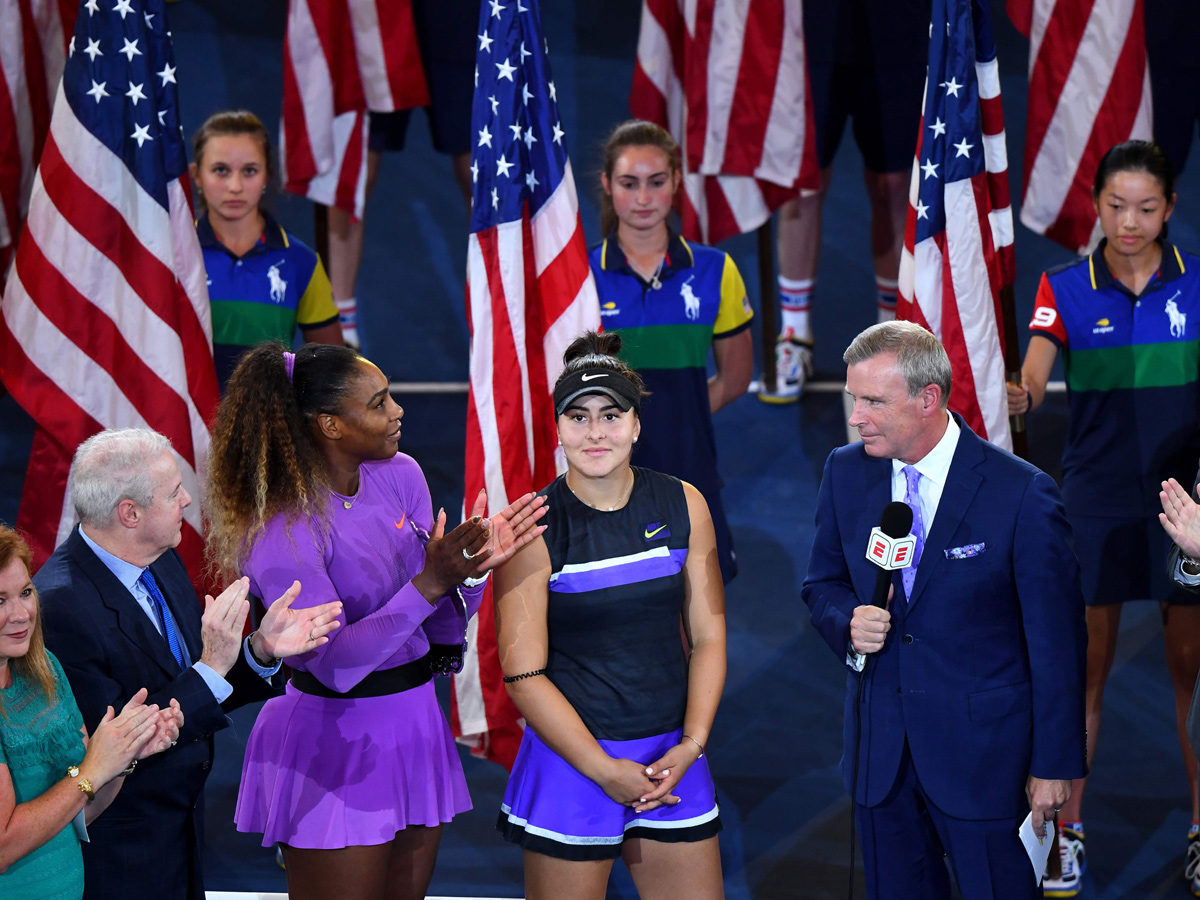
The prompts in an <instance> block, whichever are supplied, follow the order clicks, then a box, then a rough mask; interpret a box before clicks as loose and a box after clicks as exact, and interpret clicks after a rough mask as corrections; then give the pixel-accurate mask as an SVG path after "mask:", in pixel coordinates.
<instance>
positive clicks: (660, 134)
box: [568, 119, 679, 352]
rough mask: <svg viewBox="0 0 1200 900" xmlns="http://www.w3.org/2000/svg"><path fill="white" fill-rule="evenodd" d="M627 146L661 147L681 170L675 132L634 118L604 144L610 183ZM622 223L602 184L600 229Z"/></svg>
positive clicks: (604, 230)
mask: <svg viewBox="0 0 1200 900" xmlns="http://www.w3.org/2000/svg"><path fill="white" fill-rule="evenodd" d="M626 147H657V148H658V149H659V150H661V151H662V152H663V153H665V154H666V155H667V168H668V169H669V170H670V172H671V178H672V180H674V179H675V177H676V176H677V175H678V174H679V145H678V144H677V143H675V138H673V137H671V132H669V131H667V130H666V129H665V128H663V127H662V126H661V125H655V124H654V123H653V122H643V121H642V120H641V119H630V120H629V121H628V122H622V123H621V124H620V125H618V126H617V127H616V128H614V129H613V131H612V134H610V135H609V136H608V140H607V141H606V142H605V144H604V164H603V171H604V177H605V178H607V179H608V183H609V187H611V186H612V177H613V169H614V168H615V166H616V165H617V160H618V159H619V158H620V156H621V151H623V150H624V149H625V148H626ZM618 224H619V222H618V219H617V211H616V210H615V209H614V208H613V202H612V196H611V195H610V194H609V192H608V191H606V190H604V187H603V185H601V188H600V231H601V233H602V234H603V235H604V236H605V237H609V236H611V235H612V234H614V233H615V232H616V230H617V225H618ZM568 352H569V351H568Z"/></svg>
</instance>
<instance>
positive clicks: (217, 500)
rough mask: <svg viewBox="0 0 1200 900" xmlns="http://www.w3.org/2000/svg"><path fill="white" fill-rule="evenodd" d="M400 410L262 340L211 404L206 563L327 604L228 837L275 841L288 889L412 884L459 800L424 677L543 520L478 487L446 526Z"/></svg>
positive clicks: (305, 601) (379, 893)
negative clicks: (336, 605)
mask: <svg viewBox="0 0 1200 900" xmlns="http://www.w3.org/2000/svg"><path fill="white" fill-rule="evenodd" d="M403 413H404V411H403V410H402V409H401V408H400V407H399V406H398V405H396V403H395V401H393V400H392V398H391V395H390V394H389V393H388V380H387V378H385V377H384V375H383V373H382V372H380V371H379V369H378V368H376V367H375V366H374V365H373V364H372V363H370V362H368V361H367V360H365V359H363V358H362V357H361V356H359V355H358V354H356V353H355V352H353V351H352V350H349V349H347V348H345V347H335V346H328V345H318V344H309V345H306V346H305V347H302V348H301V349H300V350H299V351H298V352H297V353H296V354H294V355H293V354H292V353H289V352H286V351H285V350H284V349H283V348H282V347H281V346H279V345H274V344H264V345H260V346H258V347H256V348H255V349H253V350H252V351H250V352H249V353H248V354H247V355H246V356H245V357H244V358H243V360H242V361H241V363H239V365H238V367H237V369H236V370H235V371H234V373H233V376H232V377H231V379H230V381H229V386H228V389H227V391H226V394H225V399H224V400H223V401H222V403H221V406H220V409H219V411H218V414H217V422H216V426H215V429H214V439H213V453H212V461H211V471H210V496H209V503H208V513H209V515H210V517H211V532H210V536H209V544H208V546H209V551H210V553H211V555H212V558H213V561H214V563H215V564H216V565H217V567H218V568H220V569H221V570H222V571H224V572H229V573H235V572H236V573H245V574H246V575H248V576H249V577H250V584H251V589H252V591H253V592H254V593H255V594H256V595H257V596H260V597H266V596H271V597H273V596H276V595H277V594H278V593H280V592H279V591H278V590H277V587H278V586H279V585H285V586H287V585H290V584H291V583H292V581H293V580H297V579H298V580H299V581H300V583H301V586H302V590H301V594H300V596H299V598H298V600H297V601H296V605H297V606H312V605H316V604H319V603H324V602H327V601H330V600H335V599H336V600H341V601H342V603H343V605H344V610H343V615H342V617H341V624H342V627H340V628H338V629H337V630H336V631H334V632H333V633H332V634H331V635H330V636H329V642H328V643H327V644H325V645H324V646H321V647H319V648H317V649H316V650H314V651H312V652H310V653H307V654H304V655H301V656H296V657H293V658H292V659H291V660H289V663H290V664H291V666H292V667H293V669H294V670H295V671H294V672H293V675H292V679H291V681H289V682H288V686H287V691H286V693H285V695H284V696H282V697H278V698H276V699H273V700H270V701H269V702H268V703H267V704H266V706H264V707H263V710H262V712H261V713H260V715H259V718H258V721H257V722H256V723H255V726H254V730H253V731H252V733H251V735H250V740H249V744H248V746H247V748H246V758H245V763H244V765H243V769H242V783H241V787H240V790H239V792H238V803H237V810H236V812H235V816H234V818H235V821H236V823H237V827H238V830H239V831H257V832H262V833H263V845H264V846H271V845H272V844H273V843H275V842H278V843H279V844H280V845H281V846H282V849H283V856H284V861H285V863H286V867H287V878H288V894H289V896H290V897H291V898H292V900H317V898H334V897H336V898H338V900H385V898H386V900H405V898H410V897H411V898H420V897H424V896H425V891H426V889H427V887H428V885H429V881H430V879H431V877H432V875H433V866H434V861H435V858H436V856H437V848H438V843H439V841H440V838H441V831H442V824H443V823H445V822H449V821H450V819H451V818H453V817H454V815H455V814H456V813H459V812H462V811H464V810H466V809H469V808H470V798H469V796H468V794H467V787H466V782H465V780H464V778H463V773H462V767H461V765H460V763H459V760H458V754H457V753H456V751H455V748H454V743H453V740H452V738H451V736H450V730H449V728H448V726H447V724H446V719H445V716H444V715H443V714H442V711H441V709H440V707H439V706H438V703H437V699H436V697H435V696H434V690H433V684H432V682H431V679H432V676H433V674H445V673H447V672H448V671H450V670H451V669H452V668H454V665H455V660H456V659H457V660H460V659H461V651H462V646H463V638H464V634H465V631H466V626H467V621H468V619H470V617H471V616H472V615H474V613H475V611H476V610H477V609H478V607H479V602H480V599H481V596H482V594H483V583H484V580H485V578H486V576H487V575H488V573H489V571H490V570H491V569H492V568H493V567H494V566H496V565H499V564H500V563H502V562H504V561H505V560H507V559H508V558H509V557H511V556H512V554H513V553H514V552H515V551H516V550H517V549H519V548H520V547H522V546H524V545H525V544H526V543H528V542H529V541H530V540H532V539H533V538H535V537H536V536H537V535H539V534H540V533H541V531H542V529H541V527H539V526H538V525H537V524H536V522H537V520H538V519H539V518H540V517H541V515H542V514H543V513H544V507H543V506H542V501H541V500H540V499H537V500H535V499H534V498H533V495H532V494H530V495H527V496H525V497H522V498H521V499H519V500H518V501H517V502H516V503H514V504H513V505H512V506H510V507H509V508H508V509H506V510H504V511H503V512H502V513H499V514H497V515H495V516H493V517H492V518H491V519H490V520H489V519H487V518H484V517H483V512H484V510H485V509H486V498H485V497H484V495H483V494H482V492H481V493H480V496H479V498H478V500H477V501H476V503H475V507H474V509H473V511H472V515H471V516H470V518H469V519H468V520H467V521H466V522H464V523H463V524H461V525H459V526H458V527H457V528H455V529H454V530H453V531H450V532H449V533H445V526H446V515H445V512H444V511H441V512H439V513H438V514H437V516H436V517H435V516H434V515H433V510H432V508H431V502H430V496H429V488H428V485H427V484H426V483H425V478H424V476H423V475H422V473H421V469H420V467H419V466H418V465H417V463H416V462H415V461H414V460H413V459H412V458H411V457H409V456H407V455H405V454H403V453H400V452H398V446H397V445H398V443H399V440H400V419H401V416H402V415H403ZM273 591H274V593H272V592H273Z"/></svg>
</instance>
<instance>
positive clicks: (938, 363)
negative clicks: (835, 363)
mask: <svg viewBox="0 0 1200 900" xmlns="http://www.w3.org/2000/svg"><path fill="white" fill-rule="evenodd" d="M885 353H891V354H895V356H896V367H897V368H898V369H899V370H900V374H901V375H902V376H903V378H904V383H905V384H906V385H907V386H908V395H909V396H910V397H915V396H917V394H919V393H920V392H921V391H922V390H923V389H924V388H925V387H926V385H930V384H936V385H937V386H938V387H939V388H941V389H942V406H943V407H944V406H945V405H946V403H947V402H948V401H949V399H950V357H949V356H947V355H946V348H945V347H943V346H942V342H941V341H939V340H938V339H937V338H936V337H934V336H933V334H931V333H930V331H929V330H928V329H926V328H922V327H921V326H920V325H918V324H917V323H916V322H901V321H898V320H897V321H894V322H880V323H879V324H878V325H872V326H871V327H870V328H868V329H866V330H865V331H862V332H860V333H859V335H858V337H856V338H855V339H854V340H853V341H851V342H850V346H849V347H847V348H846V352H845V353H843V354H842V360H843V361H844V362H845V363H846V365H848V366H854V365H858V364H859V363H862V362H866V361H867V360H868V359H873V358H874V357H876V356H881V355H883V354H885Z"/></svg>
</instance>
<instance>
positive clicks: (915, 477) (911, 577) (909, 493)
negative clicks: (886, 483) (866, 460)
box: [900, 466, 925, 597]
mask: <svg viewBox="0 0 1200 900" xmlns="http://www.w3.org/2000/svg"><path fill="white" fill-rule="evenodd" d="M903 472H904V481H905V482H906V484H907V486H908V489H907V490H906V491H905V493H904V502H905V503H907V504H908V505H909V506H911V507H912V511H913V524H912V536H913V537H915V538H916V539H917V546H916V549H914V550H913V556H912V565H911V566H909V567H908V568H907V569H902V570H901V575H900V577H901V580H902V581H903V582H904V594H905V596H906V597H911V596H912V588H913V582H914V581H916V579H917V565H918V564H919V563H920V562H921V551H922V550H923V549H925V521H924V520H923V519H922V518H921V494H920V491H919V486H920V484H921V473H920V472H918V471H917V470H916V469H914V468H913V467H912V466H905V467H904V469H903Z"/></svg>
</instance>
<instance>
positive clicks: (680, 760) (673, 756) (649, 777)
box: [597, 739, 700, 813]
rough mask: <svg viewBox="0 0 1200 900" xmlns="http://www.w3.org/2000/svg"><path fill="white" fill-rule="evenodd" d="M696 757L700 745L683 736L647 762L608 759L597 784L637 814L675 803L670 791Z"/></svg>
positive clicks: (677, 800) (675, 799) (698, 754)
mask: <svg viewBox="0 0 1200 900" xmlns="http://www.w3.org/2000/svg"><path fill="white" fill-rule="evenodd" d="M699 758H700V749H699V747H698V746H697V745H696V743H695V742H694V741H692V740H690V739H685V740H682V741H680V742H679V743H678V744H676V745H675V746H674V747H671V748H670V749H669V750H668V751H667V752H666V753H664V754H663V755H662V756H660V757H659V758H658V759H656V760H655V761H654V762H652V763H650V764H649V765H645V764H643V763H640V762H636V761H634V760H632V759H610V760H609V761H608V763H607V764H606V771H605V773H604V774H603V775H602V776H601V778H600V779H599V780H598V782H597V783H598V784H599V785H600V787H601V788H602V789H603V790H604V793H606V794H608V796H609V797H610V798H612V799H613V800H616V801H617V802H618V803H620V804H621V805H622V806H629V807H632V808H633V811H634V812H636V813H644V812H647V811H649V810H652V809H655V808H656V807H659V806H674V805H675V804H676V803H678V802H679V798H678V797H676V796H675V795H674V794H672V793H671V791H672V790H674V788H675V785H677V784H679V780H680V779H681V778H683V775H684V773H685V772H687V770H688V769H689V768H690V767H691V765H692V763H694V762H695V761H696V760H697V759H699Z"/></svg>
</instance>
